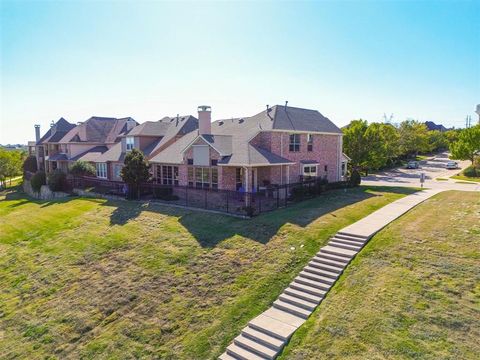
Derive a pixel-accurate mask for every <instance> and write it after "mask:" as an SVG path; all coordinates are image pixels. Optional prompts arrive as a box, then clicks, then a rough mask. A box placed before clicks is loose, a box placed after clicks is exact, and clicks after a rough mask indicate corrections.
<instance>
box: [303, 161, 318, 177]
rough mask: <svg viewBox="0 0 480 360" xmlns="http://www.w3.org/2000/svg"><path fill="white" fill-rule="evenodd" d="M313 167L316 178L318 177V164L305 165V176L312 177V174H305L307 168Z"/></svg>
mask: <svg viewBox="0 0 480 360" xmlns="http://www.w3.org/2000/svg"><path fill="white" fill-rule="evenodd" d="M312 167H315V173H314V174H315V175H314V176H317V174H318V164H303V168H302V174H303V176H312V175H311V174H312V173H311V172H308V173H306V172H305V168H312Z"/></svg>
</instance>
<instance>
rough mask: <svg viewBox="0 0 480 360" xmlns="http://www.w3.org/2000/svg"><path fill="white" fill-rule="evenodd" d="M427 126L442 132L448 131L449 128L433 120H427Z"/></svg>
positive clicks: (430, 129) (431, 129)
mask: <svg viewBox="0 0 480 360" xmlns="http://www.w3.org/2000/svg"><path fill="white" fill-rule="evenodd" d="M425 126H426V127H427V129H428V130H429V131H434V130H438V131H440V132H444V131H447V130H448V129H447V128H446V127H445V126H443V125H437V124H435V123H434V122H433V121H425Z"/></svg>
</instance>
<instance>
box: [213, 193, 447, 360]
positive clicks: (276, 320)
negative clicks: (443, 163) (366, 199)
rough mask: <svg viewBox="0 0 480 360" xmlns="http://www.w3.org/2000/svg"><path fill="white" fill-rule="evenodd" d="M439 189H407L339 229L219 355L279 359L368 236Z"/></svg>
mask: <svg viewBox="0 0 480 360" xmlns="http://www.w3.org/2000/svg"><path fill="white" fill-rule="evenodd" d="M441 191H443V190H442V189H428V190H423V191H420V192H417V193H414V194H412V195H408V196H406V197H404V198H402V199H399V200H397V201H394V202H392V203H390V204H388V205H386V206H384V207H383V208H381V209H379V210H377V211H375V212H373V213H372V214H370V215H368V216H366V217H365V218H363V219H361V220H359V221H357V222H356V223H354V224H352V225H349V226H347V227H346V228H343V229H342V230H341V231H339V232H338V233H337V234H336V235H335V236H334V237H332V238H331V239H330V240H329V242H328V244H327V245H326V246H324V247H322V248H321V249H320V251H319V252H318V253H317V254H316V255H315V256H314V257H313V258H312V260H311V261H310V262H309V263H308V265H307V266H305V267H304V268H303V270H302V271H301V272H300V274H299V275H298V276H297V277H296V278H295V279H294V280H293V281H292V282H291V283H290V285H289V286H288V288H286V289H285V290H284V292H283V293H282V294H281V295H280V296H279V298H278V299H277V300H276V301H275V302H274V303H273V306H272V307H270V308H269V309H268V310H266V311H265V312H263V313H262V314H260V315H259V316H257V317H256V318H255V319H253V320H251V321H250V322H249V323H248V326H247V327H245V328H244V329H243V330H242V332H241V334H240V335H239V336H237V337H236V338H235V339H234V340H233V343H232V344H230V345H229V346H228V347H227V350H226V352H225V353H223V354H222V355H221V356H220V357H219V359H222V360H239V359H242V360H264V359H275V357H276V356H277V355H278V354H279V353H280V352H281V351H282V349H283V347H284V346H285V344H286V343H287V342H288V340H289V339H290V337H291V336H292V334H293V333H294V332H295V331H296V330H297V329H298V328H299V327H300V326H301V325H302V324H303V323H304V322H305V321H306V319H307V318H308V317H309V316H310V314H311V313H312V312H313V311H314V310H315V308H316V307H317V306H318V305H319V304H320V303H321V301H322V300H323V298H324V297H325V296H326V294H327V292H328V291H329V290H330V289H331V287H332V286H333V285H334V284H335V282H336V281H337V279H338V278H339V277H340V275H341V274H342V272H343V270H344V269H345V268H346V267H347V265H348V264H349V263H350V261H351V260H352V259H353V258H354V257H355V255H356V254H358V253H359V252H360V250H361V249H362V248H363V247H364V246H365V244H366V243H367V242H368V241H369V240H370V238H371V237H372V236H373V235H374V234H375V233H377V232H378V231H380V230H381V229H382V228H383V227H385V226H386V225H388V224H389V223H391V222H392V221H393V220H395V219H397V218H398V217H400V216H402V215H403V214H405V213H406V212H407V211H409V210H410V209H412V208H413V207H415V206H416V205H418V204H420V203H421V202H423V201H425V200H426V199H428V198H430V197H431V196H433V195H435V194H438V193H439V192H441Z"/></svg>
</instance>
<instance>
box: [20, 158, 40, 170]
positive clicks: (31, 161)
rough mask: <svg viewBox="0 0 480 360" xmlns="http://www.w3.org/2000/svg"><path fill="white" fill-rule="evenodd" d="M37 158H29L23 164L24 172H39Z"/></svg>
mask: <svg viewBox="0 0 480 360" xmlns="http://www.w3.org/2000/svg"><path fill="white" fill-rule="evenodd" d="M37 170H38V169H37V158H36V157H35V156H34V155H30V156H28V157H27V158H26V159H25V161H24V162H23V171H24V172H26V171H28V172H31V173H36V172H37Z"/></svg>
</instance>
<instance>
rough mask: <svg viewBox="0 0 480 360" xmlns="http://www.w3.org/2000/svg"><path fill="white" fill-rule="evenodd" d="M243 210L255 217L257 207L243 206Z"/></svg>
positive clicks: (249, 215)
mask: <svg viewBox="0 0 480 360" xmlns="http://www.w3.org/2000/svg"><path fill="white" fill-rule="evenodd" d="M242 210H243V211H245V214H247V216H248V217H253V215H255V208H254V207H253V206H251V205H249V206H244V207H242Z"/></svg>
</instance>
